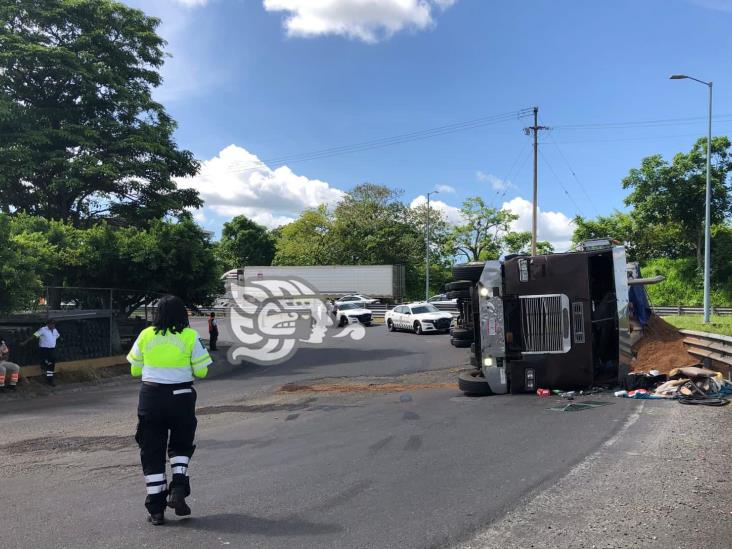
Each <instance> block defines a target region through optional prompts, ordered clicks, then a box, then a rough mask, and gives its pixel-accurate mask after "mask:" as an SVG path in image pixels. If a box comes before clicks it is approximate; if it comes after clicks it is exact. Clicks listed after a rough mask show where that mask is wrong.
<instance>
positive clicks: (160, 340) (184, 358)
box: [127, 326, 213, 383]
mask: <svg viewBox="0 0 732 549" xmlns="http://www.w3.org/2000/svg"><path fill="white" fill-rule="evenodd" d="M127 360H128V361H129V363H130V373H131V374H132V375H133V376H134V377H140V376H142V380H143V381H152V382H154V383H186V382H189V381H193V377H194V376H195V377H198V378H204V377H206V374H207V373H208V365H209V364H211V363H212V362H213V361H212V360H211V356H210V355H209V354H208V351H206V349H205V348H204V347H203V345H201V341H200V340H199V339H198V333H197V332H196V331H195V330H193V329H191V328H185V329H184V330H183V331H182V332H179V333H175V334H174V333H172V332H170V331H168V332H166V333H165V334H163V333H162V332H156V331H155V327H154V326H150V327H149V328H145V329H144V330H143V331H142V332H140V335H139V336H138V337H137V340H136V341H135V343H134V345H132V349H131V350H130V352H129V354H128V355H127Z"/></svg>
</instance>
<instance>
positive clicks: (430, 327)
mask: <svg viewBox="0 0 732 549" xmlns="http://www.w3.org/2000/svg"><path fill="white" fill-rule="evenodd" d="M384 322H385V323H386V328H387V330H389V331H390V332H394V331H396V330H412V331H414V332H415V333H416V334H423V333H426V332H442V333H447V332H449V331H450V323H451V322H452V315H451V314H450V313H447V312H445V311H441V310H440V309H438V308H437V307H435V306H434V305H432V304H431V303H426V302H419V303H408V304H407V305H397V306H396V307H394V308H393V309H392V310H390V311H387V312H386V315H384Z"/></svg>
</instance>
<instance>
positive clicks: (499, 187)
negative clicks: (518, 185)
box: [475, 170, 515, 191]
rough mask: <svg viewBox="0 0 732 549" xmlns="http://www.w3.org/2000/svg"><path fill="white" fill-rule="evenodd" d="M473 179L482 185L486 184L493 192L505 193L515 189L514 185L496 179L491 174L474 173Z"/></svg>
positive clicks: (498, 178)
mask: <svg viewBox="0 0 732 549" xmlns="http://www.w3.org/2000/svg"><path fill="white" fill-rule="evenodd" d="M475 178H476V179H477V180H478V181H481V182H483V183H488V184H489V185H490V186H491V189H493V190H494V191H505V190H507V189H511V188H514V187H515V185H514V184H513V183H511V182H510V181H508V180H505V179H501V178H500V177H496V176H495V175H493V174H490V173H485V172H482V171H480V170H478V171H477V172H475Z"/></svg>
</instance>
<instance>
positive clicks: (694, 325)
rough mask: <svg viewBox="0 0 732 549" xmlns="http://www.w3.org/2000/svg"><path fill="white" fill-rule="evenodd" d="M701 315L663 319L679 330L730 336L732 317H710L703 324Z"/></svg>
mask: <svg viewBox="0 0 732 549" xmlns="http://www.w3.org/2000/svg"><path fill="white" fill-rule="evenodd" d="M703 318H704V317H703V316H702V315H670V316H664V317H663V319H664V320H665V321H666V322H668V323H669V324H673V325H674V326H676V327H677V328H679V329H680V330H696V331H698V332H712V333H715V334H722V335H728V336H732V315H724V316H721V315H712V318H711V319H710V322H709V324H704V321H703Z"/></svg>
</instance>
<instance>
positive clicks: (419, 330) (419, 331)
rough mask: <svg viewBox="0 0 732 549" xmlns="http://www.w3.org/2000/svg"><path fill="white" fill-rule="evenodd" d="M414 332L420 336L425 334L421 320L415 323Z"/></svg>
mask: <svg viewBox="0 0 732 549" xmlns="http://www.w3.org/2000/svg"><path fill="white" fill-rule="evenodd" d="M414 333H415V334H417V335H418V336H421V335H423V334H424V332H423V331H422V324H420V323H419V322H415V323H414Z"/></svg>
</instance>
